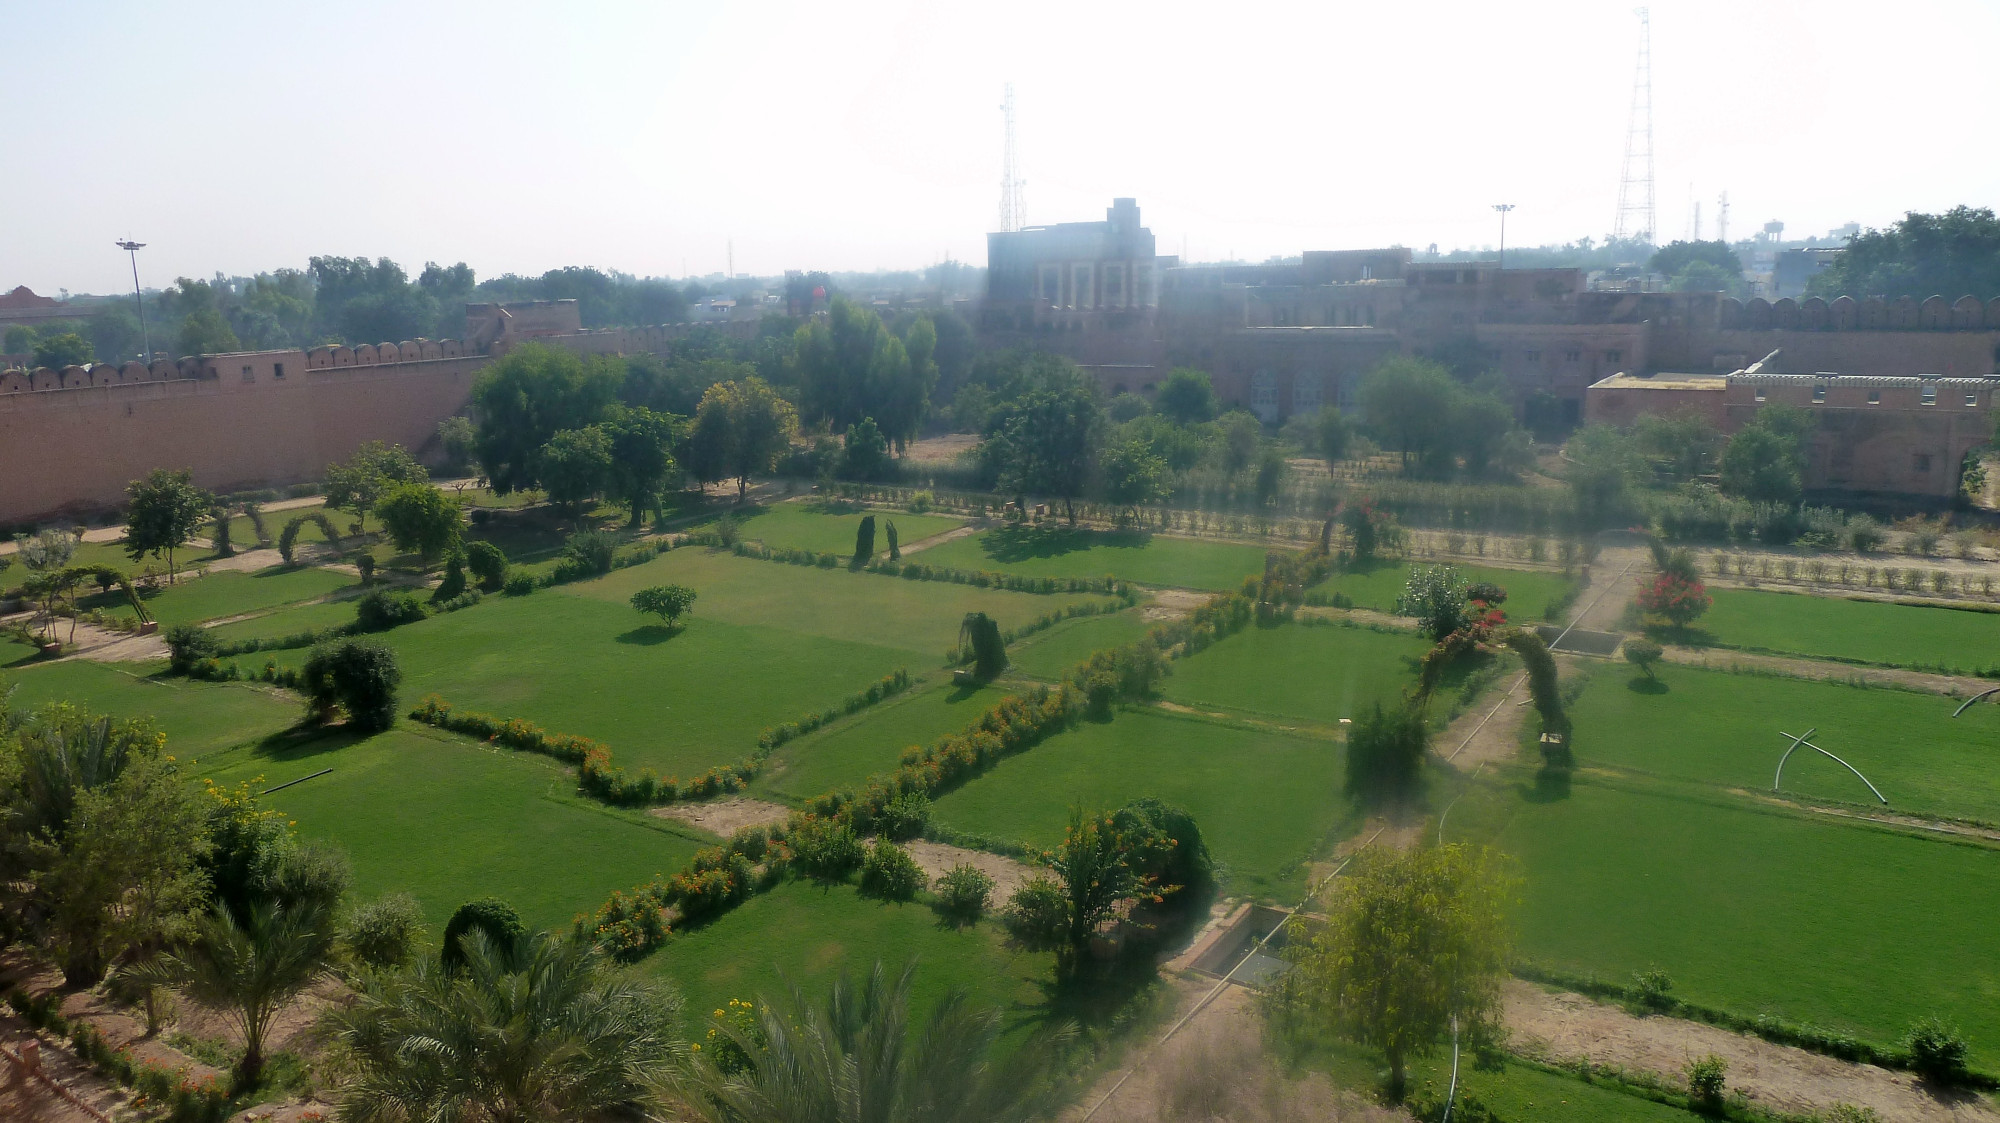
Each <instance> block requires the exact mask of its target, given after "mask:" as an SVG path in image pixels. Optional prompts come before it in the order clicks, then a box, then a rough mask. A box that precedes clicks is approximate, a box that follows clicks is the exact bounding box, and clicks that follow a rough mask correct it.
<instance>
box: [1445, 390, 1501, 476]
mask: <svg viewBox="0 0 2000 1123" xmlns="http://www.w3.org/2000/svg"><path fill="white" fill-rule="evenodd" d="M1450 424H1451V434H1450V440H1451V447H1452V451H1453V452H1455V453H1456V454H1457V455H1458V456H1460V457H1461V458H1463V459H1464V462H1465V472H1466V474H1467V475H1469V476H1484V475H1486V474H1487V473H1488V472H1489V471H1490V470H1492V469H1493V468H1494V467H1495V462H1496V461H1501V462H1503V463H1502V464H1501V465H1500V466H1502V467H1507V468H1513V467H1518V465H1513V464H1506V463H1504V461H1505V460H1506V459H1507V457H1505V456H1504V455H1503V452H1504V450H1505V449H1506V447H1507V438H1508V436H1509V435H1510V434H1512V433H1514V432H1515V431H1516V426H1515V425H1514V410H1513V409H1512V408H1511V407H1510V406H1508V405H1507V403H1506V402H1503V401H1501V400H1500V399H1499V398H1496V397H1494V396H1493V395H1491V394H1472V393H1463V394H1460V395H1458V397H1457V400H1455V401H1454V402H1452V406H1451V418H1450Z"/></svg>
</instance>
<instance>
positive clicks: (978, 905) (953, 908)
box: [931, 862, 993, 923]
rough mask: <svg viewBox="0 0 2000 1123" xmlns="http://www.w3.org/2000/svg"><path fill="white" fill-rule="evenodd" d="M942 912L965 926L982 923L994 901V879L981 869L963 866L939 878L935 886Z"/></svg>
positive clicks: (933, 892)
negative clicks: (966, 924)
mask: <svg viewBox="0 0 2000 1123" xmlns="http://www.w3.org/2000/svg"><path fill="white" fill-rule="evenodd" d="M931 893H932V894H933V895H935V896H936V897H937V902H938V911H940V912H942V913H944V914H945V915H946V916H948V917H950V918H951V919H953V920H956V921H959V922H961V923H969V922H971V921H975V920H978V919H979V918H980V917H981V916H983V915H985V913H986V906H987V904H988V903H989V902H991V901H992V899H993V879H992V878H990V877H988V876H986V874H985V873H984V872H983V871H981V870H980V869H979V868H978V867H976V866H972V865H968V864H966V863H964V862H960V863H959V864H958V865H955V866H953V867H951V868H950V869H949V870H946V871H945V872H944V873H943V874H940V875H939V876H938V879H937V882H936V883H935V884H933V885H932V886H931Z"/></svg>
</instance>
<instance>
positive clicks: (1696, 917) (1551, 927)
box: [1452, 774, 2000, 1068]
mask: <svg viewBox="0 0 2000 1123" xmlns="http://www.w3.org/2000/svg"><path fill="white" fill-rule="evenodd" d="M1517 779H1521V780H1523V781H1525V777H1524V776H1519V775H1518V774H1517ZM1533 787H1534V786H1533V785H1532V784H1531V783H1527V782H1522V783H1519V784H1516V785H1514V786H1503V785H1501V784H1495V785H1493V786H1492V787H1491V788H1489V789H1486V790H1485V791H1484V792H1483V793H1482V794H1481V795H1480V796H1479V798H1480V799H1484V800H1487V801H1489V803H1492V804H1495V805H1496V806H1489V807H1487V808H1485V809H1481V808H1478V807H1476V806H1474V803H1475V800H1474V799H1468V800H1466V801H1465V802H1464V803H1462V804H1461V805H1460V810H1459V811H1457V812H1454V814H1453V817H1452V823H1453V826H1454V831H1453V833H1454V835H1459V834H1460V832H1461V831H1463V832H1467V833H1475V834H1476V833H1477V832H1478V825H1479V824H1480V822H1481V821H1482V820H1489V821H1490V817H1491V816H1492V815H1494V814H1496V813H1497V815H1498V816H1499V817H1500V819H1501V820H1503V821H1504V826H1503V827H1502V828H1501V829H1500V830H1499V831H1498V833H1497V839H1496V841H1497V844H1498V845H1499V847H1500V848H1501V849H1502V850H1503V851H1505V852H1507V853H1509V854H1512V855H1513V856H1515V857H1516V858H1517V859H1518V860H1519V862H1520V863H1521V868H1522V870H1523V872H1524V875H1525V884H1524V886H1523V888H1522V891H1521V905H1520V909H1519V922H1520V931H1519V936H1520V941H1519V948H1518V950H1519V952H1520V953H1521V954H1522V955H1523V956H1524V957H1525V958H1528V959H1531V960H1535V961H1540V962H1545V963H1549V964H1553V965H1556V966H1560V967H1564V968H1568V969H1571V970H1577V971H1590V972H1596V973H1597V974H1599V975H1600V976H1602V977H1605V978H1609V979H1618V980H1623V979H1627V978H1630V977H1631V975H1632V973H1633V972H1635V971H1639V970H1642V969H1645V968H1647V967H1649V966H1654V965H1657V966H1659V967H1661V968H1662V969H1664V970H1666V971H1667V972H1668V973H1669V974H1670V975H1671V976H1672V977H1673V980H1674V990H1675V993H1676V994H1677V995H1680V996H1682V997H1684V998H1686V999H1688V1000H1690V1001H1694V1002H1700V1003H1705V1004H1708V1005H1714V1006H1721V1007H1725V1008H1728V1009H1731V1010H1736V1011H1739V1012H1743V1013H1757V1012H1760V1011H1770V1012H1774V1013H1778V1014H1781V1015H1783V1016H1785V1017H1787V1018H1791V1019H1793V1020H1797V1021H1809V1022H1812V1023H1815V1024H1818V1025H1822V1026H1827V1027H1831V1028H1834V1029H1839V1030H1845V1031H1849V1032H1853V1033H1856V1034H1858V1035H1860V1036H1862V1037H1864V1038H1866V1039H1868V1040H1870V1041H1874V1042H1876V1043H1878V1044H1889V1043H1892V1042H1894V1041H1896V1040H1897V1039H1899V1038H1900V1037H1901V1036H1902V1034H1903V1032H1904V1030H1905V1029H1907V1028H1908V1027H1909V1025H1910V1023H1911V1022H1913V1021H1915V1020H1916V1019H1917V1018H1919V1017H1922V1016H1924V1015H1926V1014H1930V1013H1933V1012H1936V1013H1941V1014H1945V1015H1947V1016H1950V1017H1952V1018H1954V1019H1956V1020H1957V1022H1958V1023H1959V1025H1960V1026H1961V1027H1962V1028H1963V1029H1964V1030H1965V1032H1966V1036H1967V1038H1968V1039H1969V1041H1970V1042H1971V1046H1972V1056H1973V1060H1974V1062H1975V1063H1976V1064H1978V1065H1979V1066H1981V1067H1985V1068H1991V1067H1992V1066H1993V1065H1994V1064H1995V1063H1996V1062H2000V962H1996V961H1995V959H1994V958H1993V956H1992V955H1991V954H1989V950H1988V949H1990V947H1991V945H1992V933H1993V932H1994V930H1995V928H1996V926H2000V854H1996V853H1995V852H1994V851H1993V850H1991V849H1988V848H1985V847H1981V846H1976V845H1970V844H1966V843H1962V842H1956V841H1951V840H1948V839H1946V838H1942V837H1938V836H1918V835H1914V834H1899V833H1894V832H1890V831H1886V830H1882V829H1879V828H1876V827H1873V826H1869V825H1866V824H1855V823H1852V822H1843V821H1840V820H1834V819H1829V818H1825V817H1808V816H1805V815H1798V814H1792V813H1788V812H1784V811H1781V810H1778V809H1773V808H1768V807H1763V806H1759V805H1757V804H1754V803H1751V802H1748V801H1745V800H1732V799H1730V798H1729V797H1726V796H1721V795H1717V796H1714V797H1713V798H1712V799H1711V798H1690V797H1688V796H1687V795H1685V794H1675V793H1671V792H1667V791H1664V790H1626V789H1621V788H1614V787H1611V786H1608V785H1606V784H1604V783H1599V782H1593V781H1591V780H1589V779H1588V778H1587V777H1583V776H1580V777H1579V778H1578V779H1577V780H1576V781H1575V783H1574V785H1573V786H1572V788H1571V790H1570V793H1569V795H1568V797H1567V798H1557V799H1554V800H1547V799H1546V798H1543V799H1537V798H1535V797H1534V795H1533ZM1461 837H1463V836H1461ZM1455 840H1456V839H1455Z"/></svg>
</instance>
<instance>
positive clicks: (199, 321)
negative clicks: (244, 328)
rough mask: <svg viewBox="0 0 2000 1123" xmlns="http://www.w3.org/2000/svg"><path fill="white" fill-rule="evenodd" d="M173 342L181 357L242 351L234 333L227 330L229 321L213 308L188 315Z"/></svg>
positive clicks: (240, 343)
mask: <svg viewBox="0 0 2000 1123" xmlns="http://www.w3.org/2000/svg"><path fill="white" fill-rule="evenodd" d="M175 342H177V343H178V344H179V345H180V349H181V354H183V355H227V354H229V353H230V352H232V351H241V350H242V349H243V344H242V342H241V341H240V340H238V339H237V338H236V333H235V332H233V331H231V330H229V321H227V320H225V319H223V318H222V313H220V312H218V311H216V310H215V309H213V308H203V309H201V310H200V311H196V312H190V313H188V314H187V317H186V318H185V319H183V320H182V321H181V329H180V334H179V335H178V336H176V337H175Z"/></svg>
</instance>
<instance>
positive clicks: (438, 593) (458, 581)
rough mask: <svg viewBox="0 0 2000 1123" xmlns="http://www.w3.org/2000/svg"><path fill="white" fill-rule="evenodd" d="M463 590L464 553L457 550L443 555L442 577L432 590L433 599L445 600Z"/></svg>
mask: <svg viewBox="0 0 2000 1123" xmlns="http://www.w3.org/2000/svg"><path fill="white" fill-rule="evenodd" d="M463 592H465V555H464V554H463V553H461V552H459V551H457V550H453V551H452V552H451V553H449V554H447V555H445V559H444V577H443V579H441V580H440V581H439V582H438V587H437V588H436V589H435V590H433V591H432V593H431V599H432V600H434V601H447V600H450V599H451V598H453V597H455V596H458V595H459V594H460V593H463Z"/></svg>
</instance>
